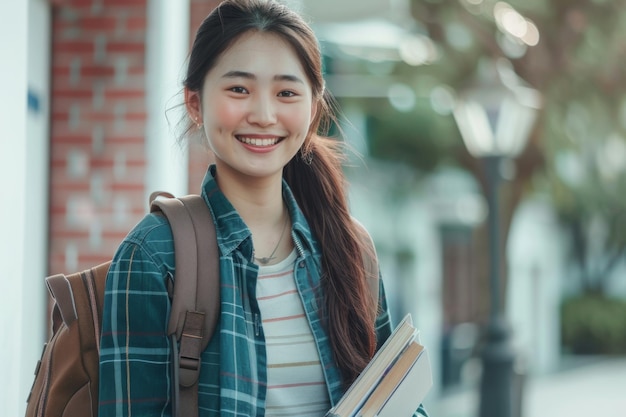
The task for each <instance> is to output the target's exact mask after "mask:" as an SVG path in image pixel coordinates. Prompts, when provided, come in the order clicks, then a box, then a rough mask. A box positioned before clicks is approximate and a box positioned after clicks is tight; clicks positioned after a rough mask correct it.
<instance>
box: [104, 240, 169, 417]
mask: <svg viewBox="0 0 626 417" xmlns="http://www.w3.org/2000/svg"><path fill="white" fill-rule="evenodd" d="M153 253H154V250H146V248H145V247H144V246H143V245H142V244H140V243H139V242H133V241H132V240H128V238H127V240H126V241H125V242H124V243H122V245H121V246H120V247H119V249H118V251H117V253H116V255H115V257H114V260H113V262H112V264H111V267H110V270H109V273H108V276H107V281H106V287H105V298H104V305H103V317H102V336H101V345H100V346H101V351H100V386H99V391H100V394H99V408H98V410H99V416H100V417H113V416H115V417H124V416H131V415H133V416H157V415H158V416H170V415H171V412H170V408H171V407H170V401H169V397H170V374H169V361H170V359H169V352H170V347H169V341H168V338H167V322H168V316H169V308H170V307H169V305H170V304H169V297H168V293H167V288H166V282H165V277H167V269H166V268H165V267H164V265H163V264H162V263H159V262H155V260H154V258H153V256H152V255H153Z"/></svg>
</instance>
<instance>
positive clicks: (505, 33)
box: [370, 0, 626, 292]
mask: <svg viewBox="0 0 626 417" xmlns="http://www.w3.org/2000/svg"><path fill="white" fill-rule="evenodd" d="M410 4H411V14H412V17H413V20H414V22H415V23H414V25H413V28H412V30H413V31H414V32H415V33H418V34H420V35H425V36H428V37H429V38H430V39H431V40H432V42H433V43H434V45H435V46H436V50H437V59H436V60H435V61H434V62H432V63H430V64H428V65H420V66H411V65H408V64H403V65H397V66H396V68H395V69H394V76H395V77H397V79H399V80H402V81H403V82H406V83H407V84H408V85H412V86H416V89H417V92H418V93H417V96H418V105H416V106H415V108H414V109H413V110H412V111H410V112H406V113H400V112H397V111H395V112H394V111H391V110H390V109H389V108H385V106H376V107H375V111H372V112H371V114H372V116H371V120H370V127H371V128H372V129H371V132H372V133H373V134H372V135H370V136H371V137H372V139H371V141H372V143H371V147H372V152H373V154H374V156H377V157H381V158H387V159H396V160H402V161H404V162H407V163H410V164H412V165H413V166H415V167H416V168H418V169H421V170H430V169H432V168H433V167H435V166H437V164H439V163H440V162H441V160H442V159H443V158H446V157H450V156H452V157H453V158H454V159H455V161H456V162H457V163H460V164H461V165H464V166H466V167H467V168H469V169H471V170H472V171H474V172H475V173H476V175H477V177H478V178H479V179H480V177H481V170H480V166H479V165H478V164H477V162H476V161H475V160H473V158H469V157H468V155H467V153H466V151H465V150H464V148H463V145H462V142H461V140H460V136H459V134H458V131H457V130H456V126H455V124H454V120H453V119H452V117H451V116H450V115H445V114H441V113H440V112H436V111H434V110H433V106H432V90H433V89H434V88H435V87H438V86H439V87H441V86H445V87H450V88H451V89H453V90H459V89H461V88H462V87H463V85H464V84H465V83H466V82H467V81H468V79H469V78H470V77H471V76H472V74H473V73H474V70H475V67H476V64H477V62H478V60H479V59H480V58H481V57H507V58H508V59H510V61H511V62H512V64H513V66H514V68H515V71H516V72H517V74H518V75H519V76H520V77H522V78H523V79H524V80H526V81H527V82H528V83H529V84H530V85H531V86H532V87H533V88H535V89H537V90H539V91H540V92H541V94H542V96H543V100H544V103H543V109H542V115H541V117H540V120H539V123H538V124H537V126H536V128H535V130H534V132H533V135H532V137H531V139H530V143H529V144H528V146H527V148H526V151H525V152H524V153H523V155H521V156H520V157H519V158H518V159H517V160H516V161H515V163H516V167H517V175H516V178H515V180H514V182H513V183H511V184H510V185H509V186H508V192H507V193H505V196H506V197H505V198H506V199H508V201H507V202H506V204H504V206H506V207H508V208H509V209H510V211H509V213H508V216H507V214H506V213H505V214H504V216H503V217H504V220H505V222H507V220H509V219H510V216H511V215H512V212H513V210H514V208H515V206H516V205H517V202H518V201H519V200H520V199H521V198H522V196H523V194H524V193H525V192H526V191H527V190H529V189H531V188H534V189H539V190H542V191H545V192H547V193H549V195H551V196H552V197H553V199H554V204H555V206H556V208H557V210H558V212H559V214H560V217H561V219H562V222H563V224H564V226H565V227H566V228H568V229H569V230H570V232H571V237H572V239H571V242H572V258H571V259H572V261H573V262H577V263H578V264H579V270H580V271H581V272H582V274H581V276H582V277H583V278H582V282H581V284H582V287H583V289H584V290H586V291H589V292H602V291H604V288H603V286H604V279H605V278H606V277H607V276H608V275H609V274H610V272H611V270H612V268H613V267H614V266H615V265H616V264H617V263H618V262H619V261H620V260H622V259H623V257H624V252H625V248H626V221H625V220H626V68H625V64H626V7H624V6H626V5H625V4H624V3H623V1H621V0H511V1H509V2H508V3H505V2H496V1H491V0H482V1H480V0H458V1H444V0H412V1H411V3H410ZM502 13H508V14H506V15H504V14H502ZM524 25H526V26H524ZM525 27H526V29H528V30H530V29H533V28H536V29H537V33H538V35H539V37H538V42H537V43H536V44H533V42H530V43H531V45H527V44H525V43H524V42H522V41H521V40H520V39H522V38H523V30H524V28H525ZM520 31H522V32H520ZM387 107H388V106H387Z"/></svg>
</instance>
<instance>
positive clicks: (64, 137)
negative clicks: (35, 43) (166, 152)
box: [48, 0, 219, 274]
mask: <svg viewBox="0 0 626 417" xmlns="http://www.w3.org/2000/svg"><path fill="white" fill-rule="evenodd" d="M147 1H148V0H53V1H52V0H51V4H52V5H53V12H52V69H51V72H52V73H51V88H52V92H51V108H52V114H51V119H52V120H51V147H50V149H51V151H50V152H51V155H50V158H51V165H50V231H49V233H50V237H49V239H50V257H49V265H48V268H49V273H51V274H53V273H58V272H68V271H74V270H77V269H83V268H86V267H89V266H92V265H94V264H96V263H100V262H104V261H106V260H108V259H110V258H111V256H112V255H113V253H114V251H115V249H116V248H117V246H118V245H119V243H120V241H121V240H122V239H123V238H124V236H125V235H126V234H127V233H128V231H129V230H130V229H131V228H132V227H133V226H134V225H135V224H136V223H137V221H139V220H140V219H141V217H142V216H143V215H144V213H145V212H146V202H145V201H144V178H145V174H146V161H145V150H146V147H145V133H146V121H147V115H146V104H145V93H146V86H145V75H146V68H145V51H146V45H145V42H146V26H147V22H146V16H147ZM218 3H219V2H218V1H215V0H191V1H190V7H191V9H190V20H191V21H190V42H191V41H192V40H193V37H194V36H195V32H196V30H197V28H198V26H199V25H200V23H201V22H202V20H203V19H204V17H205V16H206V15H207V14H208V13H209V12H210V11H211V10H212V9H213V8H214V7H215V6H216V5H217V4H218ZM190 148H191V149H190V152H189V155H190V157H189V158H190V160H189V190H190V192H198V191H199V187H200V184H201V182H202V178H203V176H204V173H205V171H206V166H207V164H208V163H210V161H211V157H210V155H209V154H208V153H207V152H206V151H205V150H204V148H202V147H201V146H200V145H198V144H190Z"/></svg>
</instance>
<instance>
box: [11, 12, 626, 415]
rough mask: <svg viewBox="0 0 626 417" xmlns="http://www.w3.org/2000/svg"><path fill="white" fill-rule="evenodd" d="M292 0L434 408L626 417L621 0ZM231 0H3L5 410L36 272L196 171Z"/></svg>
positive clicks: (99, 247)
mask: <svg viewBox="0 0 626 417" xmlns="http://www.w3.org/2000/svg"><path fill="white" fill-rule="evenodd" d="M285 2H286V3H288V4H289V5H290V6H291V7H293V8H295V9H296V10H298V11H300V12H301V13H302V14H303V16H304V17H305V18H306V20H307V21H309V22H310V23H311V25H312V27H313V28H314V30H315V32H316V33H317V35H318V37H319V39H320V43H321V47H322V50H323V53H324V64H325V73H326V75H325V77H326V82H327V88H328V89H329V90H330V91H331V92H332V93H333V95H334V96H335V97H336V99H337V102H338V104H339V107H340V109H341V111H342V113H341V118H340V124H339V125H337V126H333V129H332V133H333V134H334V135H335V134H336V135H337V136H339V134H340V133H342V134H343V137H344V139H345V141H346V143H347V145H348V148H349V149H350V152H349V160H348V163H347V164H346V173H347V175H348V179H349V182H350V198H351V207H352V211H353V214H354V216H355V217H356V218H357V219H359V220H360V221H361V222H362V223H363V224H364V225H365V226H366V227H367V228H368V230H369V231H370V233H371V234H372V237H373V239H374V241H375V244H376V248H377V251H378V255H379V258H380V266H381V272H382V275H383V278H384V281H385V285H386V288H387V292H388V296H389V298H390V304H391V306H392V317H393V319H394V321H395V322H398V321H399V320H400V319H401V318H402V317H403V316H404V315H405V314H406V313H411V314H412V316H413V321H414V323H415V324H416V326H417V327H418V328H419V329H420V334H421V340H422V342H423V343H424V344H425V345H426V347H427V348H428V349H429V353H430V358H431V361H432V365H433V371H434V375H433V376H434V382H435V385H434V387H433V390H432V391H431V392H430V393H429V396H428V398H427V399H426V401H425V404H426V406H427V409H428V410H429V411H430V414H431V415H432V417H540V416H550V417H566V416H567V417H571V416H590V415H602V416H603V417H613V416H626V402H625V400H624V396H623V394H622V393H623V392H626V263H625V254H626V70H625V69H624V63H626V4H625V3H624V1H623V0H509V1H494V0H345V1H344V0H342V1H331V0H310V1H309V0H290V1H285ZM218 3H219V2H218V1H216V0H176V1H170V0H124V1H121V0H24V1H18V2H14V1H9V0H0V57H1V59H2V65H0V128H1V131H2V135H3V137H2V138H1V139H0V190H2V192H1V196H0V198H1V199H2V200H1V204H0V234H1V235H2V237H3V239H2V242H1V243H0V245H1V246H0V265H3V267H4V277H3V279H2V280H0V283H1V284H0V285H1V286H0V297H2V298H1V301H2V302H1V303H0V306H1V307H0V308H1V309H2V310H1V313H2V314H0V317H1V318H0V349H1V350H0V352H2V357H3V358H11V359H10V360H3V361H0V375H2V376H3V378H2V382H0V404H3V409H4V410H6V411H3V412H2V415H6V416H20V415H23V413H24V410H25V405H26V403H25V400H26V397H27V395H28V392H29V390H30V385H31V383H32V381H33V370H34V367H35V363H36V362H37V360H38V358H39V355H40V353H41V346H42V345H43V343H44V341H45V340H46V335H47V328H48V324H47V307H48V306H47V294H46V289H45V286H44V284H43V278H44V277H45V276H48V275H51V274H55V273H60V272H74V271H77V270H80V269H83V268H86V267H89V266H92V265H95V264H97V263H100V262H104V261H106V260H108V259H110V258H111V256H112V255H113V252H114V251H115V248H116V247H117V245H118V244H119V243H120V241H121V240H122V239H123V238H124V236H125V235H126V233H127V232H128V231H129V230H130V229H131V228H132V227H133V225H134V224H136V222H137V221H138V220H139V219H140V218H141V217H142V216H143V215H144V213H145V212H146V210H147V196H148V195H149V194H150V192H152V191H154V190H168V191H170V192H173V193H174V194H176V195H183V194H186V193H192V192H197V191H198V189H199V186H200V182H201V179H202V177H203V176H204V173H205V170H206V166H207V164H208V163H210V161H211V156H210V155H209V154H208V153H207V152H206V151H205V149H204V148H203V147H202V145H201V144H199V143H195V142H192V143H189V144H188V145H185V146H182V147H181V146H179V145H178V144H177V136H178V133H180V132H178V131H177V127H178V126H177V122H178V121H179V118H180V114H181V113H180V111H181V109H182V108H181V106H180V104H181V103H182V97H181V95H180V93H181V88H182V87H181V84H180V79H181V74H182V71H183V68H184V67H185V59H186V57H187V54H188V51H189V46H190V43H191V42H192V40H193V37H194V34H195V31H196V29H197V27H198V26H199V24H200V22H201V21H202V20H203V18H204V17H205V16H206V15H207V14H208V13H209V12H210V11H211V10H212V9H213V8H214V7H215V6H216V5H217V4H218ZM481 381H485V384H483V385H481ZM481 387H482V388H481ZM481 403H482V404H483V405H484V404H488V405H489V406H490V407H493V408H492V409H486V410H482V409H481ZM488 408H489V407H488ZM502 410H505V411H502ZM5 413H6V414H5Z"/></svg>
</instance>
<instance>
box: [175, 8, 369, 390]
mask: <svg viewBox="0 0 626 417" xmlns="http://www.w3.org/2000/svg"><path fill="white" fill-rule="evenodd" d="M249 31H258V32H265V33H272V34H275V35H278V36H280V37H282V38H283V39H284V40H285V41H287V42H288V43H289V44H290V45H291V46H292V47H293V49H294V51H295V52H296V54H297V56H298V58H299V59H300V62H301V64H302V67H303V69H304V71H305V73H306V75H307V77H308V79H309V82H310V83H311V88H312V91H313V97H314V99H315V101H316V103H317V105H318V106H319V108H318V111H317V113H316V117H315V119H314V120H313V121H312V123H311V126H310V129H309V134H308V135H307V138H306V139H305V141H304V144H303V145H302V147H301V149H300V150H299V152H298V154H297V155H296V156H295V157H294V158H293V159H292V160H291V161H290V162H289V163H288V164H287V166H286V167H285V169H284V170H283V177H284V178H285V180H286V181H287V183H288V184H289V186H290V187H291V189H292V191H293V193H294V195H295V198H296V200H297V202H298V204H299V206H300V208H301V209H302V211H303V212H304V215H305V217H306V218H307V220H308V222H309V224H310V226H311V228H312V231H313V234H314V235H315V237H316V238H317V239H318V241H319V242H320V246H321V248H322V271H321V274H322V275H321V282H322V291H321V294H323V300H322V301H323V302H322V303H321V305H322V306H323V311H322V312H321V313H322V314H321V315H322V317H323V318H324V324H325V327H326V328H327V331H328V334H329V338H330V343H331V345H332V348H333V354H334V358H335V362H336V363H337V366H338V367H339V369H340V371H341V374H342V378H343V383H344V384H345V385H348V384H350V383H351V382H352V381H353V380H354V379H355V378H356V376H358V374H359V373H360V372H361V371H362V370H363V368H364V367H365V365H366V364H367V363H368V362H369V360H370V359H371V357H372V355H373V354H374V350H375V348H376V336H375V332H374V321H375V316H376V306H374V305H372V304H373V301H372V298H371V297H370V294H369V287H368V284H367V282H366V271H365V269H364V264H363V255H362V247H361V246H362V245H361V243H360V239H359V238H358V230H357V228H356V227H357V226H356V225H355V224H354V222H353V220H352V218H351V216H350V212H349V209H348V199H347V192H346V186H345V185H346V184H345V178H344V174H343V171H342V162H343V154H342V152H341V148H340V145H341V143H340V142H339V141H337V140H335V139H330V138H327V137H325V136H323V135H326V134H327V128H328V127H329V126H330V124H331V122H332V121H334V122H336V119H335V116H334V111H333V110H334V103H333V101H332V98H331V96H330V94H329V93H328V92H327V91H326V90H325V88H324V79H323V74H322V58H321V52H320V47H319V44H318V42H317V38H316V37H315V34H314V33H313V31H312V30H311V28H310V27H309V25H307V24H306V22H304V20H303V19H302V18H301V17H300V16H299V15H298V14H296V13H294V12H293V11H291V10H289V9H288V8H287V7H285V6H284V5H281V4H279V3H277V2H274V1H263V0H226V1H224V2H222V3H221V4H220V5H219V6H218V7H217V8H216V9H215V10H214V11H213V12H212V13H211V14H209V16H207V18H206V19H205V20H204V22H203V23H202V24H201V25H200V27H199V29H198V32H197V34H196V38H195V41H194V43H193V46H192V49H191V55H190V58H189V67H188V70H187V75H186V78H185V80H184V83H183V84H184V86H185V87H186V88H187V89H189V90H191V91H195V92H201V91H202V86H203V82H204V78H205V75H206V74H207V72H208V71H210V70H211V68H213V66H214V65H215V63H216V61H217V60H218V59H219V57H220V55H221V54H222V53H223V52H224V51H225V50H226V49H228V47H229V46H230V45H232V44H233V42H235V41H236V40H237V39H238V38H239V37H240V36H241V35H242V34H244V33H246V32H249ZM314 105H315V103H314ZM369 256H374V254H369Z"/></svg>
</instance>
